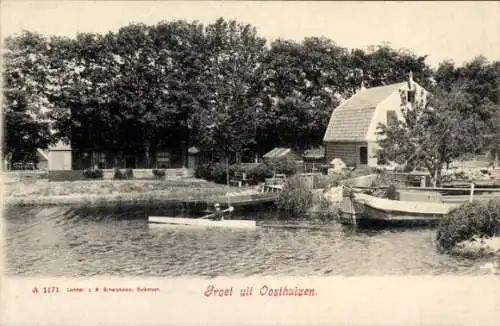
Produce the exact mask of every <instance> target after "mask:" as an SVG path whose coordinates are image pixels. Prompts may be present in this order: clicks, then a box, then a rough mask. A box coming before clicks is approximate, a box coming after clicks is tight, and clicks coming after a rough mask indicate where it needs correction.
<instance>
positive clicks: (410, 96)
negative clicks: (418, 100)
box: [406, 90, 415, 103]
mask: <svg viewBox="0 0 500 326" xmlns="http://www.w3.org/2000/svg"><path fill="white" fill-rule="evenodd" d="M406 98H407V99H408V103H414V102H415V91H414V90H410V91H407V92H406Z"/></svg>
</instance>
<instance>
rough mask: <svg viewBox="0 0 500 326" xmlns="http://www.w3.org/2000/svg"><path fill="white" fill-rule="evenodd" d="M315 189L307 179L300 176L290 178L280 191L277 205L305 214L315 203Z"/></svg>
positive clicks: (289, 210) (289, 211)
mask: <svg viewBox="0 0 500 326" xmlns="http://www.w3.org/2000/svg"><path fill="white" fill-rule="evenodd" d="M313 197H314V195H313V191H312V189H311V187H310V186H309V184H308V183H307V181H306V180H304V179H303V178H300V177H298V176H293V177H291V178H288V179H287V180H286V182H285V185H284V187H283V190H282V191H281V192H280V193H279V195H278V199H277V202H276V204H277V206H278V208H280V209H283V210H285V211H287V212H288V213H291V214H292V215H295V216H299V215H302V214H305V213H306V212H307V210H308V209H309V208H311V206H312V204H313Z"/></svg>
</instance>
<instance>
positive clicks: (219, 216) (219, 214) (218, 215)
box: [214, 203, 224, 221]
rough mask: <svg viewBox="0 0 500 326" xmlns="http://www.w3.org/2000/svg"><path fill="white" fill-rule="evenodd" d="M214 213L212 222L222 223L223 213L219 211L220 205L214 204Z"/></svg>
mask: <svg viewBox="0 0 500 326" xmlns="http://www.w3.org/2000/svg"><path fill="white" fill-rule="evenodd" d="M214 206H215V213H214V220H218V221H222V220H224V213H223V212H222V210H221V209H220V204H219V203H215V205H214Z"/></svg>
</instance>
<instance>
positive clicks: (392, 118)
mask: <svg viewBox="0 0 500 326" xmlns="http://www.w3.org/2000/svg"><path fill="white" fill-rule="evenodd" d="M397 121H398V115H397V114H396V111H394V110H388V111H387V125H389V124H393V123H396V122H397Z"/></svg>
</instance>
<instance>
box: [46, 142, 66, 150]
mask: <svg viewBox="0 0 500 326" xmlns="http://www.w3.org/2000/svg"><path fill="white" fill-rule="evenodd" d="M70 150H71V146H70V145H68V144H66V143H65V142H63V141H62V140H60V141H58V142H57V144H55V145H53V146H49V151H70Z"/></svg>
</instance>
